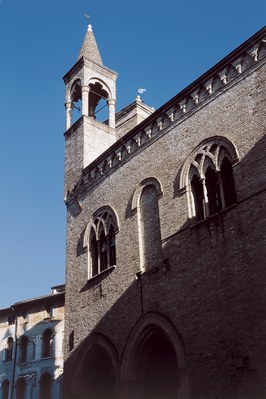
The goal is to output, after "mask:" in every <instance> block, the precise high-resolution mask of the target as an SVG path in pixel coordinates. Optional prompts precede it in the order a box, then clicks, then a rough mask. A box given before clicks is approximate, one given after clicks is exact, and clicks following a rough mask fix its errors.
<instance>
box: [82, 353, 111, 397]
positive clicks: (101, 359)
mask: <svg viewBox="0 0 266 399" xmlns="http://www.w3.org/2000/svg"><path fill="white" fill-rule="evenodd" d="M81 386H82V387H81V389H82V393H81V395H80V396H78V397H80V398H84V399H85V398H93V399H115V398H117V396H116V392H115V391H116V390H115V373H114V367H113V364H112V361H111V359H110V357H109V356H108V354H107V353H106V352H105V351H104V350H103V349H102V348H101V347H100V346H96V347H95V348H93V350H92V352H91V353H90V356H89V359H88V361H87V362H86V365H85V367H84V373H83V378H82V382H81Z"/></svg>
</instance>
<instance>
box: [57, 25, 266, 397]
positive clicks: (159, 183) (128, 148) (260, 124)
mask: <svg viewBox="0 0 266 399" xmlns="http://www.w3.org/2000/svg"><path fill="white" fill-rule="evenodd" d="M263 34H264V31H263V30H262V31H260V32H258V33H257V34H256V35H254V36H253V37H252V38H251V39H249V40H248V41H247V42H245V43H244V44H243V45H242V46H240V47H239V48H238V49H236V50H235V51H234V52H233V53H231V54H230V55H228V56H227V57H226V58H225V59H224V60H222V61H221V62H220V63H219V64H217V65H216V66H214V67H213V68H212V69H211V70H210V71H208V72H207V73H206V74H204V75H203V76H202V77H200V78H199V79H198V80H197V81H196V82H194V83H193V84H191V85H190V86H189V87H188V88H187V89H185V90H184V91H183V92H181V93H179V94H178V95H177V96H176V97H174V98H173V99H172V100H170V101H169V102H168V103H166V104H165V105H163V106H162V107H161V108H160V109H158V110H157V111H155V112H154V113H153V114H151V115H150V116H149V117H148V118H147V119H145V120H144V121H143V122H141V123H140V124H139V125H137V126H136V127H134V128H133V129H132V130H131V131H129V132H128V133H126V134H125V135H124V136H123V137H122V138H121V139H120V138H118V139H117V141H116V142H115V143H114V144H113V145H112V146H111V147H110V148H108V149H107V150H106V151H105V152H104V153H103V154H102V155H100V156H99V157H98V158H97V159H96V160H94V161H93V162H92V163H91V164H89V165H88V166H87V167H86V168H85V169H83V170H81V169H80V173H79V176H78V178H77V180H76V182H73V181H71V187H72V188H71V187H70V186H69V184H68V182H67V181H66V186H67V190H66V204H67V252H66V303H65V312H66V314H65V319H66V321H65V323H66V328H65V372H64V373H65V379H64V381H65V394H64V395H65V396H64V397H65V398H66V399H70V398H71V399H74V398H75V399H76V398H85V397H93V398H94V397H95V398H100V397H101V398H107V397H108V398H111V397H115V398H128V399H129V398H132V399H133V398H134V399H141V398H145V399H146V398H150V397H153V398H155V397H157V398H162V397H164V398H168V399H170V398H182V399H211V398H217V399H218V398H221V399H233V398H234V399H255V398H256V399H263V398H265V397H266V378H265V371H264V369H265V366H266V356H265V353H266V344H265V332H266V331H265V317H264V312H265V310H266V309H265V308H266V297H265V277H266V276H265V274H266V273H265V267H264V263H265V261H264V259H265V249H264V246H263V244H264V242H263V232H264V231H265V224H264V223H265V220H264V213H263V208H264V203H265V198H264V197H265V178H264V174H263V170H264V163H265V161H264V154H265V151H264V150H265V147H264V146H265V141H264V134H265V124H264V111H263V103H264V102H265V91H263V82H265V41H264V42H262V37H263ZM84 121H85V117H84V116H83V117H81V119H80V121H79V123H80V124H81V125H82V124H83V123H85V122H84ZM92 129H93V126H92ZM92 134H95V131H94V132H92ZM71 135H72V136H73V137H74V135H75V128H74V126H73V127H72V130H71V131H68V132H67V133H66V136H67V137H69V136H71ZM66 140H67V146H68V145H69V142H68V138H67V139H66ZM211 140H212V142H214V143H218V144H219V143H220V142H228V143H230V144H228V145H230V146H231V147H232V151H233V152H234V154H236V157H235V159H233V160H232V161H233V162H232V166H233V176H234V183H235V191H236V198H237V200H236V201H235V203H234V204H232V205H230V206H227V207H225V206H223V209H221V210H219V212H216V213H214V214H212V215H207V217H205V218H203V220H196V218H195V217H192V216H191V215H189V201H190V200H189V195H188V187H186V184H185V186H182V178H183V180H184V181H185V180H186V179H187V176H184V174H185V172H184V165H185V164H186V162H188V161H187V160H189V157H190V156H191V154H192V153H193V150H194V149H195V148H196V147H197V146H198V145H200V143H206V146H207V145H208V143H209V142H210V141H211ZM78 156H82V155H81V154H78ZM75 157H76V155H75ZM192 161H193V159H192ZM66 163H67V164H68V167H69V170H71V168H72V167H73V170H74V169H75V159H74V158H72V159H71V158H68V157H67V158H66ZM70 173H71V172H70ZM75 176H77V170H75ZM74 183H75V185H74ZM145 187H154V188H155V189H154V190H155V191H153V193H151V190H149V189H145ZM145 193H146V194H147V197H146V198H144V195H146V194H145ZM156 193H157V194H156ZM149 201H150V209H152V210H153V212H155V213H156V212H157V211H156V209H157V208H156V207H158V214H159V217H158V218H156V220H153V221H152V220H151V219H150V217H149V215H148V216H147V217H145V215H143V212H144V211H145V212H146V214H148V213H149V211H148V210H149ZM156 201H157V205H156ZM102 207H103V208H104V207H110V208H111V209H112V210H113V211H114V214H115V215H116V218H117V224H118V228H117V231H116V235H115V240H116V265H115V266H113V265H109V266H112V267H109V268H107V269H106V270H104V271H102V272H101V273H99V274H97V275H95V276H93V277H92V276H91V274H90V272H89V270H90V265H91V247H90V246H91V241H90V240H91V238H90V226H91V223H92V222H93V215H94V214H95V212H96V211H97V210H98V209H100V208H102ZM157 219H158V220H157ZM155 225H156V227H154V229H157V230H156V232H155V233H154V231H153V230H152V228H153V227H152V226H155ZM158 226H159V228H160V235H161V237H160V248H159V249H158V248H157V247H156V248H157V249H156V251H155V254H156V256H155V257H152V256H147V254H146V252H147V251H146V252H145V249H144V247H145V245H146V246H147V248H148V246H149V245H150V246H151V242H150V241H151V240H147V235H148V236H149V237H154V238H153V242H154V246H155V245H157V242H158V232H157V231H158ZM150 248H151V247H150ZM149 253H151V250H150V251H149ZM71 334H72V335H71ZM70 336H71V339H73V342H72V343H71V345H70V340H69V337H70ZM159 346H161V347H162V348H164V349H163V351H164V353H165V354H167V356H166V355H165V356H166V357H165V358H164V355H163V354H162V353H160V351H159V349H158V347H159ZM155 348H157V349H156V350H155ZM157 350H158V353H157ZM153 356H154V358H153ZM156 356H157V357H156ZM97 359H98V360H97ZM99 359H100V360H99ZM149 359H153V360H149ZM97 362H98V363H99V362H100V364H105V365H106V370H105V369H104V367H103V370H102V372H100V371H99V370H100V366H99V364H98V363H97ZM156 362H158V363H159V362H161V363H160V367H161V373H160V375H159V376H157V374H156V373H158V368H156V367H157V366H156ZM151 363H154V364H151ZM169 365H171V367H170V366H169ZM158 367H159V366H158ZM164 369H165V370H166V371H164ZM97 370H98V371H97ZM171 372H173V376H171ZM152 373H154V374H152ZM90 375H93V376H94V383H92V382H91V380H90V377H89V376H90ZM110 375H111V377H110ZM162 375H163V376H164V378H165V380H166V381H167V383H166V384H165V385H163V384H164V382H163V381H161V380H160V379H162V378H161V376H162ZM70 377H71V378H70ZM101 377H102V379H103V381H101ZM157 377H158V378H157ZM98 379H99V381H100V382H99V381H98ZM152 380H153V385H154V386H153V387H152V386H151V384H152V382H151V381H152ZM158 381H159V382H158ZM157 382H158V389H157V388H156V387H157V385H156V384H157ZM97 383H98V386H97ZM160 384H161V385H160ZM100 385H102V388H99V386H100ZM104 385H106V390H107V391H108V393H106V391H105V390H104V388H103V386H104ZM166 387H169V391H168V390H167V389H168V388H166ZM101 389H102V390H101ZM156 389H157V391H156ZM164 389H165V392H164V391H163V390H164ZM162 392H164V394H163V396H162ZM90 394H91V396H90ZM156 395H157V396H156Z"/></svg>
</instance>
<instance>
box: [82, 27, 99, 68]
mask: <svg viewBox="0 0 266 399" xmlns="http://www.w3.org/2000/svg"><path fill="white" fill-rule="evenodd" d="M81 57H86V58H88V59H89V60H91V61H93V62H96V63H97V64H100V65H103V63H102V58H101V55H100V52H99V49H98V46H97V43H96V40H95V37H94V34H93V32H92V26H91V25H88V29H87V32H86V35H85V38H84V41H83V44H82V46H81V49H80V52H79V56H78V60H79V59H80V58H81Z"/></svg>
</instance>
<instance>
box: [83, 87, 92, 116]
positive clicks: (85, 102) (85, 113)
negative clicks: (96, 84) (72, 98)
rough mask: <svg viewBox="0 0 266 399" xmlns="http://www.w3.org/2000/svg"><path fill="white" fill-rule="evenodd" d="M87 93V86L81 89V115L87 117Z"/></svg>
mask: <svg viewBox="0 0 266 399" xmlns="http://www.w3.org/2000/svg"><path fill="white" fill-rule="evenodd" d="M89 91H90V88H89V87H88V86H82V87H81V100H82V115H85V116H88V115H89Z"/></svg>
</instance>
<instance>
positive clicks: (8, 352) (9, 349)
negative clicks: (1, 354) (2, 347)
mask: <svg viewBox="0 0 266 399" xmlns="http://www.w3.org/2000/svg"><path fill="white" fill-rule="evenodd" d="M13 344H14V340H13V338H12V337H9V338H8V340H7V347H6V360H12V356H13Z"/></svg>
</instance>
